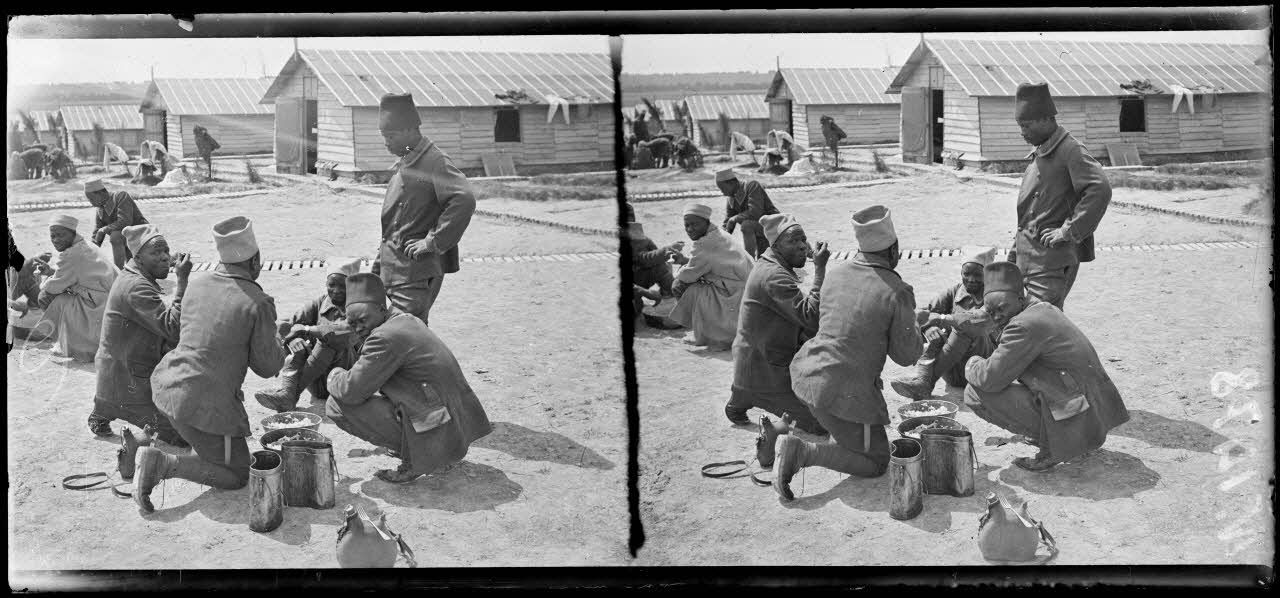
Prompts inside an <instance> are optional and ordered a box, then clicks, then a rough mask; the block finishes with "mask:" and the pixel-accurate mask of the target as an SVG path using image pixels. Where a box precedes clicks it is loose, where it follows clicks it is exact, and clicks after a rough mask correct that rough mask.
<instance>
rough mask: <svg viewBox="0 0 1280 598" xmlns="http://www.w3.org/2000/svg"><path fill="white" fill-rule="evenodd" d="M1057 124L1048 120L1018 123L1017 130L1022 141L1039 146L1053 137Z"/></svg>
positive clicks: (1041, 119) (1021, 121)
mask: <svg viewBox="0 0 1280 598" xmlns="http://www.w3.org/2000/svg"><path fill="white" fill-rule="evenodd" d="M1057 128H1058V123H1056V122H1054V121H1053V120H1050V119H1048V118H1040V119H1036V120H1020V121H1018V129H1019V130H1020V131H1021V132H1022V140H1023V141H1026V142H1027V143H1029V144H1031V145H1040V144H1041V143H1044V142H1046V141H1048V140H1049V138H1050V137H1052V136H1053V132H1054V131H1055V130H1057Z"/></svg>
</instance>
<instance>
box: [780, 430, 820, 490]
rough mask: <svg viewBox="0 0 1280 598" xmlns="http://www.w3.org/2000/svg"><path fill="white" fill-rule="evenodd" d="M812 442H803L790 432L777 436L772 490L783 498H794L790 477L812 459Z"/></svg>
mask: <svg viewBox="0 0 1280 598" xmlns="http://www.w3.org/2000/svg"><path fill="white" fill-rule="evenodd" d="M813 446H814V445H813V444H812V443H809V442H805V441H804V440H801V439H799V438H797V437H795V436H792V435H790V434H788V435H786V436H779V437H778V443H777V445H776V446H775V447H774V452H776V453H777V456H776V458H775V459H774V462H773V490H774V492H777V493H778V496H781V497H782V499H783V500H795V499H796V497H795V495H794V494H792V493H791V478H793V477H795V475H796V472H798V471H800V469H801V468H803V467H804V466H806V465H808V464H809V460H810V459H812V454H813Z"/></svg>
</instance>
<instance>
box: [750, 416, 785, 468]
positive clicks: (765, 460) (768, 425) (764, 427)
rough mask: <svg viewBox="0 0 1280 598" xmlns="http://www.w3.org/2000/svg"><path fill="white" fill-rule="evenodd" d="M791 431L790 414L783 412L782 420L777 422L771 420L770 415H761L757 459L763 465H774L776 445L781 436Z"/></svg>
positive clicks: (757, 437) (757, 440)
mask: <svg viewBox="0 0 1280 598" xmlns="http://www.w3.org/2000/svg"><path fill="white" fill-rule="evenodd" d="M790 433H791V420H790V416H788V415H786V414H783V416H782V421H780V422H778V423H776V424H775V423H773V422H772V421H770V420H769V416H767V415H762V416H760V435H759V436H756V461H757V462H758V463H760V466H761V467H773V457H774V450H773V449H774V445H776V444H777V442H778V437H779V436H785V435H787V434H790Z"/></svg>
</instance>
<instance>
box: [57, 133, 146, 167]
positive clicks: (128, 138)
mask: <svg viewBox="0 0 1280 598" xmlns="http://www.w3.org/2000/svg"><path fill="white" fill-rule="evenodd" d="M103 133H104V135H103V137H105V138H106V140H107V142H109V143H114V144H116V145H118V146H120V147H122V148H124V151H125V152H127V153H128V154H129V155H130V156H133V155H136V154H137V153H138V149H139V148H140V147H141V146H142V142H143V141H144V140H145V137H146V133H145V132H143V130H142V129H108V130H106V131H104V132H103ZM71 137H72V138H74V139H76V140H79V141H80V143H81V144H82V145H84V147H85V149H88V150H89V151H93V144H94V141H93V131H91V130H89V131H72V132H71ZM75 147H76V144H75V141H72V142H71V151H72V152H74V151H75ZM76 157H77V158H81V159H84V160H88V161H90V162H101V161H102V156H100V155H98V156H80V155H76Z"/></svg>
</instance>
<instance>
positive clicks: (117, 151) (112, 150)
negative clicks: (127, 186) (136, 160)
mask: <svg viewBox="0 0 1280 598" xmlns="http://www.w3.org/2000/svg"><path fill="white" fill-rule="evenodd" d="M104 145H105V147H104V148H103V150H102V168H103V169H106V168H108V167H110V165H111V159H112V158H115V159H116V160H119V161H120V163H121V164H124V166H125V168H126V169H127V168H129V154H127V153H125V151H124V148H122V147H120V146H118V145H116V144H114V143H111V142H107V143H106V144H104Z"/></svg>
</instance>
